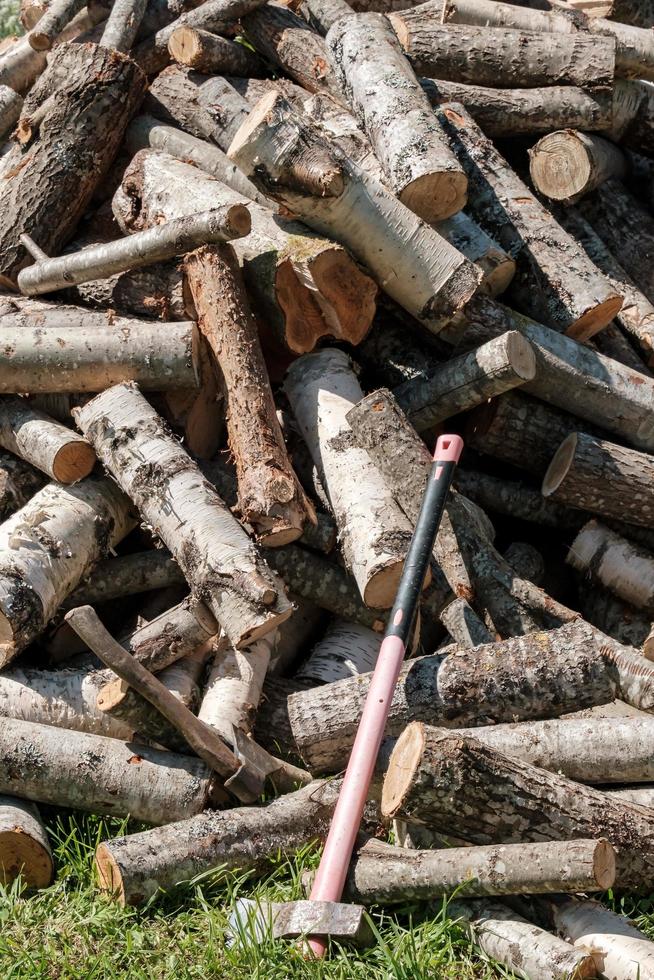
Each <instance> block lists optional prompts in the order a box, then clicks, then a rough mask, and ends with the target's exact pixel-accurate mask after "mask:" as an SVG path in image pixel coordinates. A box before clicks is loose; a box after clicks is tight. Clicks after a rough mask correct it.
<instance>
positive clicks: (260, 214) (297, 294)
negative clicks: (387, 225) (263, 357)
mask: <svg viewBox="0 0 654 980" xmlns="http://www.w3.org/2000/svg"><path fill="white" fill-rule="evenodd" d="M122 189H123V191H124V194H123V195H122V197H121V196H120V195H119V193H117V195H116V197H115V198H114V213H116V217H117V218H118V220H119V223H121V219H122V223H123V225H124V228H125V230H129V231H135V230H138V229H140V228H144V227H149V226H151V225H153V224H156V223H158V222H159V221H160V220H161V217H162V216H165V217H166V219H167V220H171V219H172V218H177V217H181V216H182V215H184V214H193V213H195V212H197V211H204V210H206V208H207V207H216V205H217V204H219V203H221V204H227V203H245V204H246V205H247V207H248V210H249V211H250V215H251V218H252V231H251V233H250V234H249V235H248V236H247V238H241V239H237V240H236V241H235V242H234V249H235V251H236V254H237V255H238V258H239V262H240V263H241V264H242V265H243V271H244V274H245V280H246V285H247V287H248V289H249V290H251V291H252V296H253V298H254V300H255V301H256V303H257V307H258V308H259V309H260V310H261V312H262V314H263V317H262V324H263V329H264V331H265V333H264V336H265V337H266V338H268V337H270V340H271V341H272V342H273V343H275V344H276V345H277V347H281V348H282V350H284V351H286V352H287V351H289V350H290V351H292V352H293V353H295V354H301V353H304V352H305V351H308V350H313V348H314V347H315V346H316V344H317V343H318V342H319V341H320V339H321V338H323V337H328V336H332V337H334V338H335V339H336V340H345V341H347V342H348V343H351V344H354V345H356V344H358V343H360V341H361V340H362V339H363V337H365V335H366V333H367V332H368V330H369V329H370V324H371V322H372V318H373V316H374V312H375V306H376V294H377V287H376V286H375V283H374V282H373V281H372V279H370V277H369V276H368V275H366V274H365V273H364V272H362V271H361V270H360V269H359V267H358V266H357V264H356V262H355V261H354V260H353V259H352V257H351V256H350V255H349V254H348V252H347V251H346V250H345V249H344V248H343V247H342V246H341V245H339V244H338V243H335V242H333V241H331V240H328V239H326V238H323V237H321V236H319V235H315V234H313V233H312V232H311V231H310V230H309V229H308V228H307V227H306V226H305V225H302V224H300V222H297V221H290V220H287V219H285V218H282V217H279V216H277V215H276V214H274V213H273V211H272V210H269V209H268V208H266V207H262V206H261V205H258V204H256V203H255V202H253V201H250V200H249V198H247V197H246V196H245V195H244V194H243V193H242V192H236V191H234V190H232V189H231V188H230V187H227V186H226V185H225V184H223V183H221V182H219V181H217V180H215V179H213V178H211V177H209V176H208V175H207V174H206V173H203V172H202V171H200V170H198V169H197V167H192V166H189V165H188V164H186V163H182V162H180V161H177V160H175V159H173V158H172V157H170V156H168V155H167V154H163V153H160V152H153V151H146V152H142V153H138V154H137V155H136V157H135V158H134V159H133V161H132V163H131V164H130V166H129V167H128V169H127V171H126V173H125V177H124V181H123V188H122Z"/></svg>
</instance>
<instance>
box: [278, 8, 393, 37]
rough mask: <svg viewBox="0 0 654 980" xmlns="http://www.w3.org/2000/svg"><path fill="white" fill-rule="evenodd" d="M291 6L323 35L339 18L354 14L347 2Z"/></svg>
mask: <svg viewBox="0 0 654 980" xmlns="http://www.w3.org/2000/svg"><path fill="white" fill-rule="evenodd" d="M400 2H401V0H400ZM289 6H291V8H292V9H293V10H295V12H296V13H298V14H299V15H300V16H301V17H304V19H305V20H306V22H307V23H308V24H310V25H311V27H313V28H314V30H316V31H318V33H319V34H323V35H325V34H327V32H328V30H329V28H330V27H331V26H332V24H335V23H336V21H337V20H338V18H339V17H349V16H351V15H352V14H353V13H354V9H353V7H352V6H351V5H350V4H349V3H346V2H345V0H294V2H293V3H291V4H289Z"/></svg>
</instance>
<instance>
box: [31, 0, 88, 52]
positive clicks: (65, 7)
mask: <svg viewBox="0 0 654 980" xmlns="http://www.w3.org/2000/svg"><path fill="white" fill-rule="evenodd" d="M83 6H84V0H52V2H51V3H49V4H48V8H47V10H46V11H45V13H44V14H43V16H42V17H40V18H39V21H38V23H37V24H36V25H35V26H34V27H33V28H32V30H31V31H30V32H29V34H28V35H27V40H28V42H29V45H30V47H31V48H34V50H35V51H49V50H50V48H51V47H52V45H53V44H54V41H55V38H56V37H57V35H58V34H61V32H62V30H63V29H64V27H65V26H66V24H69V23H70V21H71V20H72V19H73V17H74V16H75V14H77V13H79V11H80V10H81V9H82V7H83Z"/></svg>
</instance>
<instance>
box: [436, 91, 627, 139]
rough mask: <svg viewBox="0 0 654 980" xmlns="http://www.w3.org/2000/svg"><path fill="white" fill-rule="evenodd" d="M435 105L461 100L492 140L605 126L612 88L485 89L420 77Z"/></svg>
mask: <svg viewBox="0 0 654 980" xmlns="http://www.w3.org/2000/svg"><path fill="white" fill-rule="evenodd" d="M420 84H421V85H422V87H423V88H424V90H425V92H426V94H427V97H428V99H429V101H430V102H431V104H432V105H433V106H438V105H441V103H443V102H460V103H461V105H463V106H465V107H466V109H467V111H468V112H469V113H470V115H471V116H472V118H473V119H474V120H475V122H476V123H477V124H478V125H479V126H480V127H481V128H482V129H483V131H484V132H485V133H486V135H487V136H490V137H491V139H497V138H498V137H503V136H520V135H525V134H531V133H549V132H550V131H551V130H552V129H566V128H569V129H581V130H583V131H584V132H594V131H597V130H604V129H608V128H609V127H610V125H611V123H612V120H613V113H612V102H611V91H610V90H608V89H592V90H590V91H589V90H587V89H583V88H577V87H575V86H573V85H560V86H559V85H552V86H548V87H547V88H524V89H520V88H485V87H484V86H483V85H464V84H462V83H461V82H452V81H449V80H448V81H445V80H444V79H441V78H439V79H433V78H422V79H420Z"/></svg>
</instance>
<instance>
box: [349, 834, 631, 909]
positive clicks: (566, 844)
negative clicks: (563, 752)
mask: <svg viewBox="0 0 654 980" xmlns="http://www.w3.org/2000/svg"><path fill="white" fill-rule="evenodd" d="M614 877H615V856H614V853H613V848H612V847H611V845H610V844H609V843H608V841H605V840H599V841H598V840H571V841H547V842H546V843H538V844H499V845H491V846H487V847H453V848H444V849H443V850H433V851H432V850H426V851H420V850H412V849H411V848H407V847H392V846H391V845H390V844H384V843H382V841H378V840H374V839H373V840H370V841H367V842H366V844H365V845H364V846H363V847H362V848H360V850H359V851H358V852H357V853H356V855H355V857H354V860H353V861H352V864H351V865H350V872H349V875H348V880H347V885H346V895H347V898H348V900H349V901H350V902H363V903H364V904H366V905H371V904H375V905H377V904H380V905H381V904H386V903H391V902H405V901H416V900H417V901H420V900H423V901H424V900H427V901H432V900H433V899H434V898H435V897H436V896H437V895H447V894H449V893H450V892H453V891H456V896H457V898H459V897H461V898H466V897H469V896H470V897H472V896H475V895H521V894H533V895H538V894H547V893H548V892H585V891H591V892H594V891H602V890H603V889H605V888H610V887H611V885H612V884H613V879H614Z"/></svg>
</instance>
